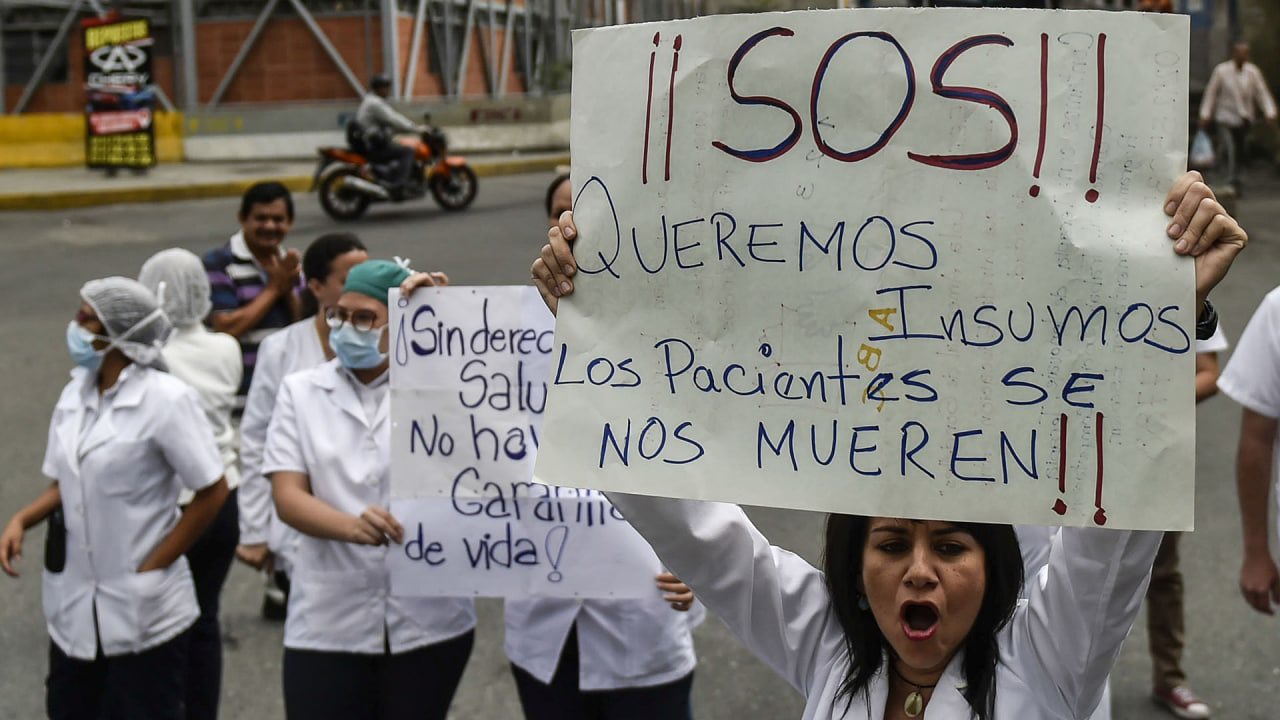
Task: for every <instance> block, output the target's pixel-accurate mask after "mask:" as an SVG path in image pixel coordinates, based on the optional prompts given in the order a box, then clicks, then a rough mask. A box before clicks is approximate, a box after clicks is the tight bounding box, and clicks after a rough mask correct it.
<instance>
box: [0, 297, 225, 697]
mask: <svg viewBox="0 0 1280 720" xmlns="http://www.w3.org/2000/svg"><path fill="white" fill-rule="evenodd" d="M80 298H81V300H82V302H81V305H80V310H79V312H78V313H76V317H75V319H74V320H72V321H71V322H70V323H69V324H68V326H67V331H66V337H67V349H68V351H69V352H70V354H71V358H72V360H73V361H74V362H75V364H76V365H77V367H76V368H75V369H74V370H73V371H72V373H71V382H69V383H68V384H67V386H66V388H64V389H63V391H62V396H61V397H60V398H59V399H58V404H57V406H56V407H55V408H54V411H53V419H52V421H51V422H50V426H49V444H48V447H47V449H46V451H45V459H44V474H45V475H46V476H48V477H49V478H50V479H51V480H53V484H52V485H50V486H49V488H48V489H47V490H45V492H44V493H42V494H41V495H40V497H39V498H37V499H36V501H35V502H33V503H32V504H30V505H28V506H27V507H26V508H24V509H23V510H21V511H20V512H19V513H18V514H17V515H15V516H14V518H13V519H12V520H11V521H10V522H9V524H8V526H7V527H6V528H5V530H4V534H3V536H0V566H3V568H4V570H5V572H7V573H9V574H10V575H14V576H16V575H17V570H16V567H15V566H14V563H13V561H14V559H15V558H16V557H17V556H18V555H20V554H21V552H22V540H23V534H24V532H25V530H26V529H28V528H30V527H31V526H32V525H35V524H36V523H38V522H41V521H42V520H44V519H45V518H47V517H49V516H50V515H51V514H54V513H55V512H57V516H59V517H64V518H65V521H64V522H53V523H51V526H50V528H49V532H50V538H49V542H48V545H47V552H46V556H45V573H44V588H43V595H44V614H45V619H46V622H47V625H48V629H49V635H50V638H51V639H52V642H51V643H50V646H49V678H48V682H47V683H46V707H47V710H48V714H49V717H50V718H53V719H54V720H99V719H100V718H130V720H179V718H181V717H182V707H183V693H184V677H185V667H186V666H185V659H186V652H187V643H188V632H187V631H188V629H189V628H190V627H191V626H192V624H193V623H195V621H196V618H197V616H198V615H199V614H200V611H199V608H198V606H197V604H196V594H195V587H194V585H193V583H192V580H191V571H190V570H189V569H188V566H187V560H186V558H185V557H183V554H184V553H185V552H186V551H187V550H188V549H190V548H191V546H192V544H193V543H194V542H195V541H196V539H197V538H198V537H200V535H201V533H203V532H204V530H205V529H206V528H207V527H208V526H209V524H210V523H211V522H212V521H213V518H214V517H215V516H216V515H217V514H218V510H219V508H220V507H221V506H222V503H223V501H224V500H225V499H226V497H227V485H226V481H225V480H224V479H223V477H222V473H223V462H222V458H221V457H220V456H219V454H218V448H217V446H216V445H215V444H214V441H213V431H212V430H211V429H210V427H209V422H208V421H207V420H206V419H205V416H204V413H203V412H202V411H201V409H200V404H199V401H198V399H197V397H196V393H195V391H193V390H192V389H191V388H190V387H188V386H187V385H186V384H185V383H183V382H182V381H181V380H178V379H177V378H174V377H173V376H171V375H169V374H168V373H167V372H164V371H163V368H164V362H163V360H162V359H161V357H160V347H161V345H162V344H163V341H164V339H165V337H167V335H168V333H169V330H170V325H169V322H168V320H167V319H166V318H165V315H164V313H163V311H161V309H160V307H159V305H158V303H157V302H156V299H155V297H154V296H153V295H152V294H151V292H150V291H149V290H147V289H146V288H145V287H143V286H142V285H141V284H139V283H138V282H136V281H134V280H130V279H127V278H107V279H105V280H94V281H92V282H89V283H87V284H86V285H85V286H84V287H83V288H82V289H81V290H80ZM182 490H190V491H191V492H193V493H194V494H195V496H194V498H193V499H192V500H191V502H190V503H188V504H187V506H186V509H185V510H179V509H178V494H179V493H180V492H181V491H182ZM59 508H61V509H60V510H59Z"/></svg>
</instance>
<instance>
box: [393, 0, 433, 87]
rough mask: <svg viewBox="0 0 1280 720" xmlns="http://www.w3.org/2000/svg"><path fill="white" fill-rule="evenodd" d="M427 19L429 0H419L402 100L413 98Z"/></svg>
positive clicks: (414, 17)
mask: <svg viewBox="0 0 1280 720" xmlns="http://www.w3.org/2000/svg"><path fill="white" fill-rule="evenodd" d="M426 19H427V0H418V11H417V12H416V13H414V15H413V40H411V41H410V42H409V66H408V67H406V68H405V70H404V93H403V94H402V95H401V96H400V99H401V100H409V99H411V98H412V97H413V84H414V82H415V81H416V80H417V79H418V55H419V53H420V52H421V51H422V32H423V29H424V27H425V24H426Z"/></svg>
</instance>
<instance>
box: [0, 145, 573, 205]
mask: <svg viewBox="0 0 1280 720" xmlns="http://www.w3.org/2000/svg"><path fill="white" fill-rule="evenodd" d="M568 162H569V155H568V154H564V155H552V156H544V157H532V158H511V159H509V160H494V161H485V162H481V163H477V164H475V165H473V166H472V167H473V169H474V170H475V171H476V175H477V176H479V177H494V176H498V175H516V174H520V173H530V172H540V171H549V170H554V169H555V168H556V167H558V166H561V165H566V164H568ZM311 179H312V178H311V176H310V175H295V176H293V177H283V178H282V177H278V176H271V177H261V178H247V179H241V180H227V181H221V182H205V183H191V184H188V185H157V186H150V187H147V186H144V187H131V188H102V189H100V190H96V189H95V190H84V191H65V190H57V191H52V192H32V193H0V210H62V209H66V208H79V207H95V206H100V205H118V204H125V203H155V202H171V201H175V200H202V199H207V198H217V197H237V196H239V195H243V194H244V191H245V190H248V189H249V186H251V185H253V184H254V183H256V182H260V181H262V180H275V181H278V182H281V183H284V185H285V187H287V188H289V189H290V190H291V191H293V192H306V191H308V190H310V189H311Z"/></svg>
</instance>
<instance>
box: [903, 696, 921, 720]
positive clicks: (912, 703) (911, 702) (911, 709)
mask: <svg viewBox="0 0 1280 720" xmlns="http://www.w3.org/2000/svg"><path fill="white" fill-rule="evenodd" d="M902 712H904V713H906V714H907V717H910V718H913V717H919V716H920V713H922V712H924V698H923V697H921V696H920V692H919V691H917V690H912V691H911V693H910V694H908V695H907V701H906V702H905V703H903V704H902Z"/></svg>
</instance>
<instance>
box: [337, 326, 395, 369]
mask: <svg viewBox="0 0 1280 720" xmlns="http://www.w3.org/2000/svg"><path fill="white" fill-rule="evenodd" d="M386 329H387V328H386V327H380V328H373V329H372V330H367V331H360V330H357V329H355V328H354V327H352V326H351V323H344V324H343V325H342V327H340V328H338V329H337V330H334V331H333V332H331V333H329V346H330V347H332V348H333V354H334V355H337V356H338V361H339V362H341V363H342V366H343V367H345V368H347V369H349V370H368V369H369V368H375V367H378V366H379V365H381V364H382V363H383V361H385V360H386V359H387V354H386V353H384V352H382V350H381V349H380V348H379V347H378V345H379V344H380V343H381V342H382V333H383V332H385V331H386Z"/></svg>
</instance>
